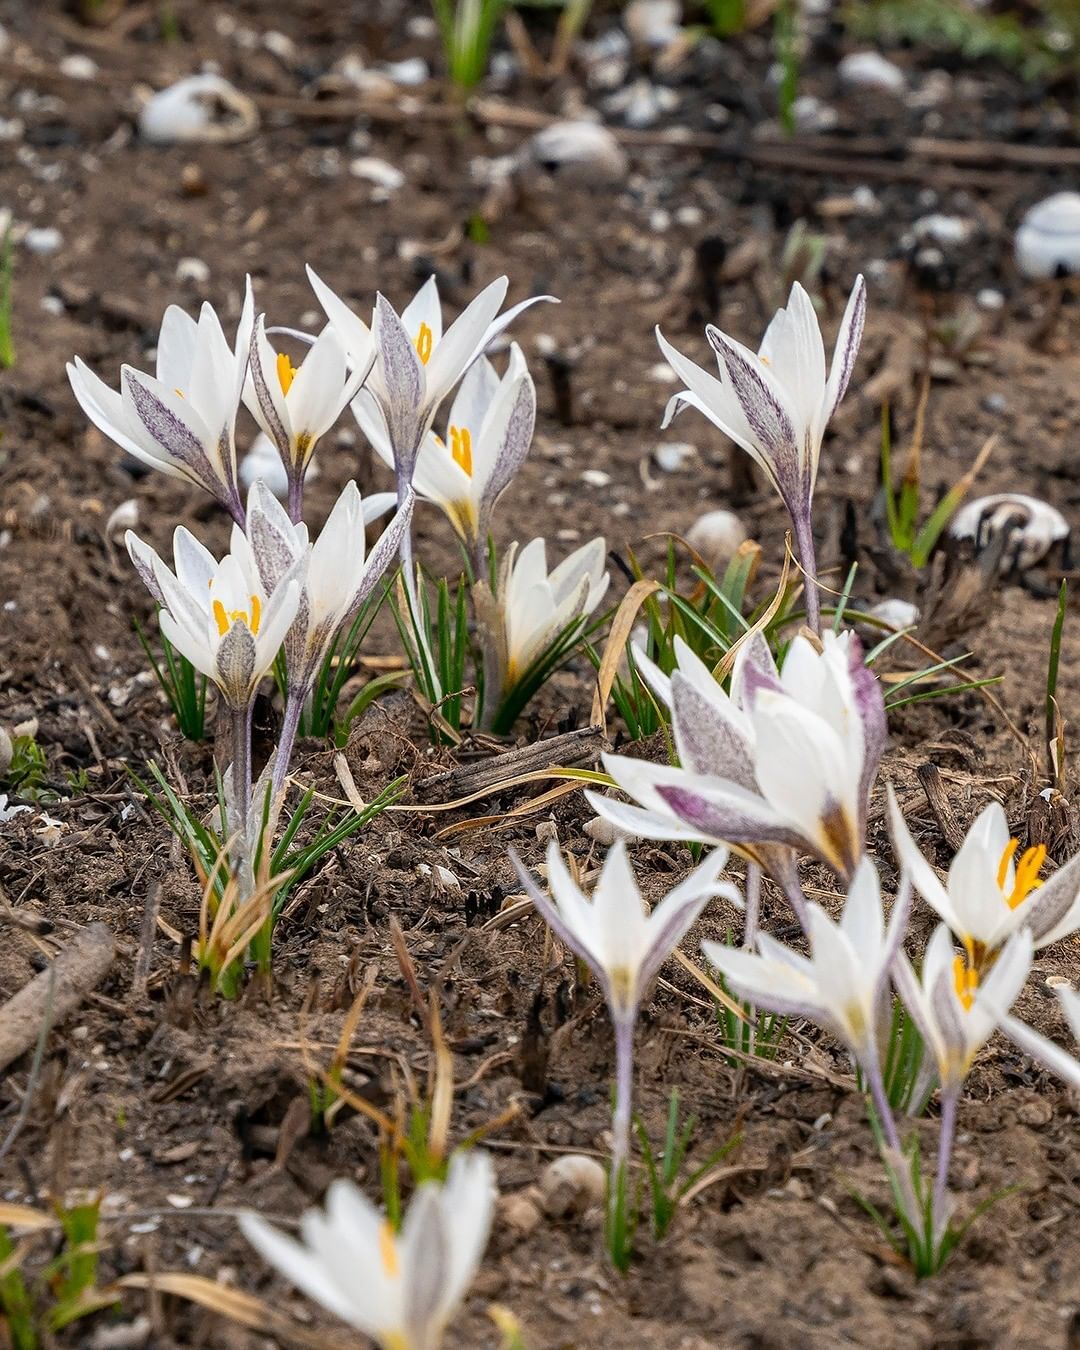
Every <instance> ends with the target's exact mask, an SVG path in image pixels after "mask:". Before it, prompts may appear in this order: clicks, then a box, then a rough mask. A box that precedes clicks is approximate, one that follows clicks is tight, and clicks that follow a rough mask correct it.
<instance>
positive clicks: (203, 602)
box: [124, 525, 304, 713]
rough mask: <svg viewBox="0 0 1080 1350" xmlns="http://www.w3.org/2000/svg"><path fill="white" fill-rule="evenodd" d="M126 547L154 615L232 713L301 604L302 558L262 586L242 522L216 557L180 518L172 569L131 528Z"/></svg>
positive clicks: (244, 704) (247, 700) (246, 700)
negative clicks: (229, 544) (152, 604)
mask: <svg viewBox="0 0 1080 1350" xmlns="http://www.w3.org/2000/svg"><path fill="white" fill-rule="evenodd" d="M124 541H125V543H126V544H127V550H128V553H129V554H130V555H131V560H132V562H133V563H134V564H135V567H136V570H137V571H138V573H139V575H140V576H141V577H142V579H143V581H144V582H145V583H146V585H147V588H148V589H149V591H150V593H151V594H152V595H153V596H154V598H155V600H157V602H158V604H160V605H161V611H160V614H159V616H158V621H159V623H160V625H161V631H162V633H163V634H164V635H165V637H166V638H167V639H168V640H169V642H170V643H171V644H172V645H173V646H174V647H175V648H176V649H177V651H179V652H180V653H181V655H183V656H186V657H187V659H188V660H189V661H190V662H191V664H192V665H193V666H194V667H195V669H196V670H198V671H199V672H200V673H201V674H203V675H206V676H208V677H209V678H210V679H211V680H213V681H214V683H215V684H216V685H217V687H218V688H219V689H220V690H221V693H222V696H223V697H224V699H225V701H226V703H227V704H228V705H229V707H230V709H232V710H233V712H234V713H235V712H243V711H244V710H245V709H247V708H248V707H249V706H250V704H251V700H252V698H253V696H254V693H255V689H256V687H257V685H258V683H259V681H260V680H261V679H262V677H263V676H264V675H265V674H266V672H267V671H268V670H269V669H270V667H271V666H272V665H273V664H274V658H275V657H276V656H277V654H278V652H279V651H280V649H281V645H282V643H283V642H284V640H285V635H286V633H287V632H288V631H289V628H290V626H291V625H292V622H293V620H294V619H295V617H296V611H297V608H298V607H299V604H300V584H301V582H302V579H303V566H304V560H301V561H300V562H299V563H297V564H296V565H295V566H293V567H290V568H289V569H287V570H286V571H285V572H284V573H283V574H282V576H281V579H280V581H279V582H278V584H277V585H276V586H275V587H274V588H273V590H272V591H270V592H267V590H266V589H265V587H264V586H263V583H262V580H261V578H260V577H259V573H258V570H257V569H256V568H255V566H254V565H253V563H252V560H251V553H250V549H249V548H248V547H247V541H246V540H245V538H244V535H243V532H242V531H241V530H240V527H239V526H238V525H237V526H234V527H233V539H232V544H233V551H232V552H231V553H229V554H227V555H226V556H225V557H224V558H223V559H222V560H221V561H220V562H218V561H217V560H216V559H215V557H214V555H213V554H212V553H211V552H210V551H209V550H208V549H206V548H204V547H203V545H202V544H200V543H199V541H198V540H197V539H196V538H195V536H194V535H193V534H191V533H190V532H189V531H188V530H186V529H185V528H184V527H183V526H182V525H181V526H179V527H178V528H177V530H176V532H175V534H174V535H173V558H174V561H175V565H176V571H175V573H174V572H173V571H172V570H171V569H170V568H169V567H168V566H167V565H166V564H165V563H164V562H162V560H161V558H160V557H159V556H158V554H157V553H156V552H155V551H154V550H153V549H152V548H151V547H150V546H149V544H145V543H144V542H143V541H142V540H141V539H140V538H139V537H138V535H137V534H135V533H134V531H132V530H128V532H127V534H126V535H125V536H124Z"/></svg>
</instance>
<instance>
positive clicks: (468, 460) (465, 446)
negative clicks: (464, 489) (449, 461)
mask: <svg viewBox="0 0 1080 1350" xmlns="http://www.w3.org/2000/svg"><path fill="white" fill-rule="evenodd" d="M450 454H451V455H452V456H453V458H454V463H455V464H456V465H458V467H459V468H461V469H463V470H464V471H465V473H466V474H468V476H469V477H470V478H471V477H472V436H471V435H470V433H469V428H468V427H451V428H450Z"/></svg>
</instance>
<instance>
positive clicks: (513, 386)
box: [354, 342, 536, 575]
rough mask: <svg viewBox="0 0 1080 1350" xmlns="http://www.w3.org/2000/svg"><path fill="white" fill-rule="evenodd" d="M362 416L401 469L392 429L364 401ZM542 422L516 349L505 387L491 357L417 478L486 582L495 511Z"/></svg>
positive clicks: (428, 442)
mask: <svg viewBox="0 0 1080 1350" xmlns="http://www.w3.org/2000/svg"><path fill="white" fill-rule="evenodd" d="M354 410H355V412H356V416H357V418H358V420H359V422H360V426H361V428H362V429H363V431H364V434H365V435H366V436H367V438H368V440H369V441H370V442H371V444H372V446H373V447H374V448H375V451H376V452H377V454H378V455H379V456H380V458H381V459H382V460H384V462H385V463H386V464H387V465H389V466H390V467H391V468H393V466H394V447H393V445H392V443H391V441H390V438H389V436H388V435H387V433H386V424H385V422H384V421H383V420H382V419H381V418H380V417H377V416H375V415H374V414H373V411H372V409H371V407H370V406H369V405H367V404H365V403H364V401H363V400H362V399H357V400H356V402H355V404H354ZM535 422H536V388H535V386H534V385H533V381H532V377H531V376H530V374H529V370H528V367H527V366H526V364H525V358H524V356H523V355H522V354H521V348H520V347H519V346H518V345H517V343H516V342H515V343H514V344H512V346H511V348H510V364H509V366H508V367H507V371H506V374H505V375H504V376H503V377H502V379H500V378H499V376H498V375H497V374H496V373H495V369H494V367H493V366H492V364H491V362H490V361H488V359H487V358H486V357H484V356H481V357H479V358H478V359H477V360H476V361H474V362H473V364H472V365H471V366H470V367H469V369H468V370H467V371H466V372H465V377H464V379H463V380H462V381H461V385H460V387H459V388H458V391H457V394H456V395H455V397H454V401H453V403H452V404H451V405H450V416H449V419H448V422H447V426H446V435H445V437H439V436H436V435H435V433H434V432H433V431H429V432H428V433H427V436H426V437H425V438H424V441H423V444H422V445H421V446H420V453H419V455H418V456H417V460H416V469H415V472H414V474H413V487H414V488H415V490H416V495H417V496H418V497H421V498H422V499H423V500H425V501H429V502H434V503H435V505H436V506H438V507H440V508H441V509H442V510H443V511H444V512H445V514H446V516H447V518H448V519H449V521H450V524H451V525H452V526H453V527H454V530H455V532H456V533H457V535H458V537H459V539H460V540H461V542H462V544H463V545H464V546H465V548H466V549H467V550H468V553H469V556H470V558H471V559H472V560H473V562H474V565H475V566H476V567H477V574H478V575H481V574H482V573H483V570H484V569H483V567H482V561H483V558H484V550H485V547H486V543H487V536H488V530H489V528H490V525H491V513H492V510H493V509H494V506H495V503H496V502H497V501H498V499H499V496H500V495H501V493H502V492H503V491H504V489H505V488H506V487H507V485H508V484H509V483H510V480H511V479H512V478H513V477H514V475H515V474H516V473H517V471H518V469H520V468H521V466H522V464H523V463H524V462H525V456H526V455H527V454H528V452H529V446H530V444H531V443H532V434H533V427H534V425H535Z"/></svg>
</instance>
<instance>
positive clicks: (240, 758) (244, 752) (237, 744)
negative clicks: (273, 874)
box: [229, 699, 255, 840]
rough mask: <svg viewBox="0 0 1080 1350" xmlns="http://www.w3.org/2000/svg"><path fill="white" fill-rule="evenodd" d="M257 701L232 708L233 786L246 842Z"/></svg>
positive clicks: (230, 718) (230, 715)
mask: <svg viewBox="0 0 1080 1350" xmlns="http://www.w3.org/2000/svg"><path fill="white" fill-rule="evenodd" d="M254 708H255V700H254V699H249V700H248V703H247V706H246V707H243V708H230V709H229V721H230V723H231V724H232V725H231V730H232V785H233V798H234V801H235V803H236V811H237V816H238V818H239V821H240V829H241V832H242V837H243V839H244V840H246V839H247V826H248V814H249V812H250V810H251V715H252V712H253V711H254Z"/></svg>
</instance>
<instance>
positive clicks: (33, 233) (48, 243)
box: [23, 225, 64, 255]
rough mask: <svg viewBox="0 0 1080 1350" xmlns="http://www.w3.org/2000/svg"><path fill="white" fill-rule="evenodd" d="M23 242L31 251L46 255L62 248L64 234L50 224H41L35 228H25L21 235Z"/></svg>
mask: <svg viewBox="0 0 1080 1350" xmlns="http://www.w3.org/2000/svg"><path fill="white" fill-rule="evenodd" d="M23 243H24V244H25V245H26V247H27V248H28V249H29V250H30V252H31V253H39V254H44V255H48V254H50V253H56V252H58V251H59V250H60V249H61V248H63V246H64V236H63V235H62V234H61V233H60V231H59V230H58V229H56V228H55V227H53V226H51V225H41V226H38V227H37V228H35V229H32V230H27V231H26V234H25V235H24V236H23Z"/></svg>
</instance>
